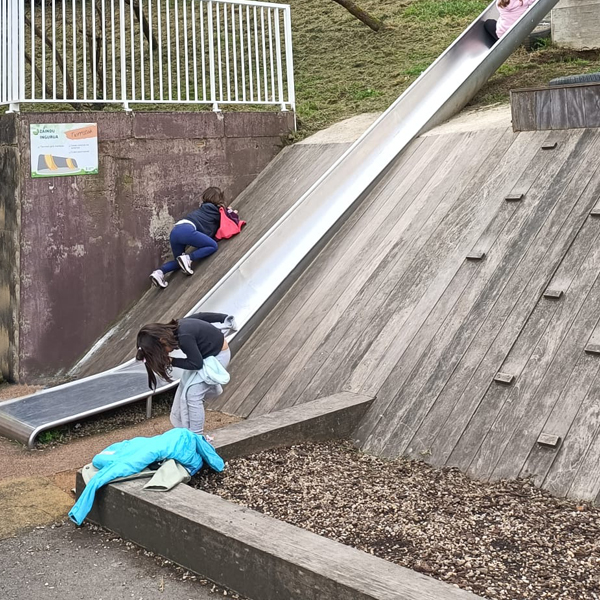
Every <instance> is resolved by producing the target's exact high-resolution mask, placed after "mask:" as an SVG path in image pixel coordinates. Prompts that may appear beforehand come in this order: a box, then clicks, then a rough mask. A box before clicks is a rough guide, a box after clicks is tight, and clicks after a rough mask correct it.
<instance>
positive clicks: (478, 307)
mask: <svg viewBox="0 0 600 600" xmlns="http://www.w3.org/2000/svg"><path fill="white" fill-rule="evenodd" d="M582 138H583V136H581V135H580V134H573V133H571V134H568V137H567V139H566V140H565V141H564V142H563V143H561V145H560V149H559V150H558V151H557V153H556V161H557V163H558V164H561V163H562V162H563V161H564V159H565V158H566V157H568V158H567V160H566V161H565V162H564V164H563V166H562V167H561V168H560V170H559V172H558V173H557V174H556V175H555V177H554V178H552V176H551V173H552V172H553V171H554V170H555V168H556V163H554V162H553V161H551V162H550V163H549V164H548V165H547V166H546V168H545V169H544V170H543V171H542V172H541V173H540V177H539V185H537V186H536V187H535V189H534V190H532V191H531V192H530V194H529V198H530V200H531V202H530V203H528V207H527V210H520V211H517V212H515V215H514V217H513V219H512V221H511V222H510V223H509V225H508V227H507V236H506V237H505V238H503V239H502V240H499V242H498V244H497V245H498V246H501V245H503V246H504V249H505V250H504V251H500V250H498V251H499V252H501V253H502V254H503V257H502V259H501V263H500V264H499V265H494V268H492V269H490V270H488V269H482V278H483V277H485V279H486V282H485V286H484V288H483V290H482V293H481V295H480V296H479V297H478V298H477V300H476V302H475V303H474V305H473V307H472V308H471V309H470V310H469V312H468V313H467V314H466V315H465V319H464V323H463V324H462V325H461V326H460V328H459V329H458V331H457V333H456V339H457V342H456V343H454V344H453V345H452V346H453V347H455V348H457V347H460V344H461V343H462V344H464V346H463V347H464V354H463V356H462V357H461V359H460V361H459V362H458V363H457V364H456V368H455V369H454V370H453V372H452V373H451V374H448V373H447V371H446V369H445V366H443V365H440V367H439V369H438V372H439V373H440V376H441V377H442V381H443V391H441V393H440V394H439V396H438V397H437V399H436V400H435V402H434V405H433V406H432V408H431V410H430V411H429V414H428V415H427V416H426V417H425V419H424V420H423V421H422V423H420V424H419V426H418V427H417V428H415V433H414V438H418V439H420V440H422V441H423V442H425V443H426V444H427V445H428V447H429V450H430V456H429V459H428V460H429V461H431V462H433V464H445V462H446V460H447V459H448V457H449V455H450V454H451V452H452V450H453V448H454V446H455V445H456V444H457V442H458V441H459V439H460V437H461V435H462V434H463V432H464V429H465V428H466V427H467V426H468V423H469V420H470V418H471V416H472V415H473V413H474V411H475V410H476V408H477V406H478V404H479V402H480V401H481V399H482V398H483V396H484V395H485V393H486V390H487V388H488V387H489V384H490V381H491V380H492V377H493V374H494V373H495V372H497V371H498V369H499V367H500V365H501V364H502V362H503V361H504V359H505V357H506V355H507V353H508V351H509V350H510V347H511V346H512V345H513V344H514V342H515V340H516V338H517V337H518V333H519V331H520V330H521V328H522V326H523V324H524V322H525V321H526V319H527V317H528V316H529V314H530V313H531V311H532V310H533V307H534V306H535V303H536V302H537V300H538V298H539V295H540V293H541V290H542V289H543V287H545V285H546V282H547V280H548V278H549V277H550V274H551V272H552V271H553V270H554V268H555V266H554V265H552V263H550V265H549V266H546V268H547V269H550V270H551V271H550V273H547V274H545V275H544V269H541V268H540V266H541V265H540V263H541V259H542V258H543V257H544V255H545V253H546V251H547V249H548V247H549V246H550V245H551V243H552V240H553V238H554V237H555V236H556V234H557V232H559V231H560V229H561V226H562V225H563V223H564V219H565V210H560V209H561V208H562V206H561V203H560V201H559V200H560V198H561V196H560V195H561V194H562V192H563V191H564V190H565V189H567V186H568V184H569V182H570V181H571V179H572V178H573V177H574V169H575V165H578V164H579V161H580V159H581V156H582V154H584V152H585V150H586V149H589V147H590V144H589V143H585V141H583V140H582ZM589 139H590V137H588V141H589ZM591 139H593V138H591ZM549 189H552V190H553V192H554V193H553V194H549V193H548V190H549ZM565 196H566V198H564V199H563V204H566V205H567V207H566V214H568V212H569V211H570V207H569V206H568V205H569V204H571V203H572V202H574V200H573V199H571V198H570V195H565ZM576 197H577V196H576ZM549 217H550V218H549ZM536 239H539V241H538V243H537V244H534V243H533V242H534V241H535V240H536ZM560 257H562V255H561V256H560ZM555 264H556V263H555ZM498 267H499V268H498ZM484 273H485V274H484ZM532 276H535V279H536V284H535V286H532V287H531V292H529V293H528V294H527V289H528V283H529V280H530V278H531V277H532ZM524 292H525V293H526V295H525V297H523V298H520V296H521V295H522V294H523V293H524ZM518 300H519V305H518V306H517V301H518ZM513 309H514V310H513ZM507 319H508V321H507ZM499 334H501V335H500V340H497V339H496V336H498V335H499ZM448 375H449V376H448ZM409 455H412V454H410V452H409Z"/></svg>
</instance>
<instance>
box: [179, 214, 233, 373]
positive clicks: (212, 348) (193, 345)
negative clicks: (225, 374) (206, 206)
mask: <svg viewBox="0 0 600 600" xmlns="http://www.w3.org/2000/svg"><path fill="white" fill-rule="evenodd" d="M211 206H212V205H211ZM226 318H227V315H224V314H221V313H196V314H194V315H190V316H189V317H186V318H185V319H179V327H178V328H177V340H178V342H179V348H180V350H182V351H183V352H184V353H185V355H186V357H187V358H174V359H173V360H172V362H171V364H172V365H173V366H174V367H177V368H179V369H186V370H188V371H198V370H199V369H201V368H202V365H203V364H204V359H205V358H206V357H208V356H217V354H219V352H221V350H222V349H223V341H224V340H225V336H224V335H223V334H222V333H221V331H220V330H219V329H217V328H216V327H215V326H214V325H211V323H222V322H223V321H225V319H226Z"/></svg>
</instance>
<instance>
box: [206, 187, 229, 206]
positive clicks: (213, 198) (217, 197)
mask: <svg viewBox="0 0 600 600" xmlns="http://www.w3.org/2000/svg"><path fill="white" fill-rule="evenodd" d="M202 204H214V205H215V206H223V207H224V206H225V194H224V193H223V192H222V191H221V188H218V187H209V188H206V189H205V190H204V193H203V194H202Z"/></svg>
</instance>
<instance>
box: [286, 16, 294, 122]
mask: <svg viewBox="0 0 600 600" xmlns="http://www.w3.org/2000/svg"><path fill="white" fill-rule="evenodd" d="M283 24H284V31H285V66H286V69H287V86H288V102H289V104H290V107H291V109H292V110H293V111H295V110H296V90H295V87H294V58H293V54H292V15H291V10H290V7H289V6H288V7H286V8H285V9H284V11H283Z"/></svg>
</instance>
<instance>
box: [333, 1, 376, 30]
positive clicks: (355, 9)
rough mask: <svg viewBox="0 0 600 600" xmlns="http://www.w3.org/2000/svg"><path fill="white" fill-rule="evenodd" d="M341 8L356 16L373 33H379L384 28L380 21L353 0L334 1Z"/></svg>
mask: <svg viewBox="0 0 600 600" xmlns="http://www.w3.org/2000/svg"><path fill="white" fill-rule="evenodd" d="M333 1H334V2H337V3H338V4H339V5H340V6H343V7H344V8H345V9H346V10H347V11H348V12H349V13H351V14H352V15H354V16H355V17H356V18H357V19H358V20H359V21H362V22H363V23H364V24H365V25H367V27H370V28H371V29H372V30H373V31H379V30H380V29H381V28H382V27H383V22H382V21H380V20H379V19H377V18H375V17H373V16H372V15H370V14H369V13H368V12H367V11H365V10H363V9H362V8H361V7H360V6H358V4H356V3H355V2H353V1H352V0H333Z"/></svg>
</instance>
